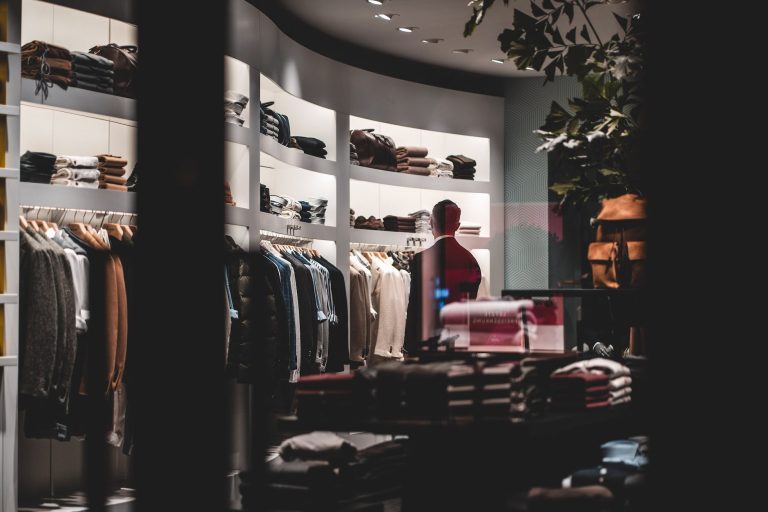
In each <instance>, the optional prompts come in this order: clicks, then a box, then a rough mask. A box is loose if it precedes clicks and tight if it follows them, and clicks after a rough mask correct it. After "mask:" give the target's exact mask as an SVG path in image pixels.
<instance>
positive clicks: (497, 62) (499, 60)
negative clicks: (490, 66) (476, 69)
mask: <svg viewBox="0 0 768 512" xmlns="http://www.w3.org/2000/svg"><path fill="white" fill-rule="evenodd" d="M491 62H493V63H494V64H504V61H503V60H501V59H491Z"/></svg>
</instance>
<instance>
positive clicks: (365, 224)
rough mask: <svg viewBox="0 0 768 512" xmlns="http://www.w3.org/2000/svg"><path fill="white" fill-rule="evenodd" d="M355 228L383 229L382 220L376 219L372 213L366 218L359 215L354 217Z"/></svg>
mask: <svg viewBox="0 0 768 512" xmlns="http://www.w3.org/2000/svg"><path fill="white" fill-rule="evenodd" d="M355 229H371V230H383V229H384V222H383V221H382V220H381V219H377V218H376V217H374V216H373V215H371V216H370V217H368V218H365V217H363V216H362V215H360V216H359V217H357V218H356V219H355Z"/></svg>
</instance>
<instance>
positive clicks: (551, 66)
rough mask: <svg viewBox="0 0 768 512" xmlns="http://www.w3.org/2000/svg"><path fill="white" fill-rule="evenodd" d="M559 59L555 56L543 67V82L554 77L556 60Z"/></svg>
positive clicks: (549, 80)
mask: <svg viewBox="0 0 768 512" xmlns="http://www.w3.org/2000/svg"><path fill="white" fill-rule="evenodd" d="M559 60H560V59H558V58H555V59H552V62H550V63H549V64H547V66H546V67H545V68H544V73H546V76H547V78H546V79H545V80H544V82H545V83H546V82H551V81H553V80H554V79H555V73H556V72H557V62H558V61H559Z"/></svg>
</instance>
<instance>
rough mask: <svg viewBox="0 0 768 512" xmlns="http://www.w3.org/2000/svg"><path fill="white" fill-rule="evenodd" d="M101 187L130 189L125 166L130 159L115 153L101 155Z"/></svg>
mask: <svg viewBox="0 0 768 512" xmlns="http://www.w3.org/2000/svg"><path fill="white" fill-rule="evenodd" d="M98 159H99V171H101V175H100V176H99V188H103V189H106V190H118V191H121V192H127V191H128V186H127V183H128V178H126V177H125V166H126V165H128V161H127V160H126V159H125V158H123V157H121V156H115V155H99V156H98Z"/></svg>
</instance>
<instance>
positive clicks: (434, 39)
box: [421, 37, 445, 44]
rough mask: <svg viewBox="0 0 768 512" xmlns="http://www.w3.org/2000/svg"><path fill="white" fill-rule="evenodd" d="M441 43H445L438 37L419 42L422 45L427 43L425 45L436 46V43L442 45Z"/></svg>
mask: <svg viewBox="0 0 768 512" xmlns="http://www.w3.org/2000/svg"><path fill="white" fill-rule="evenodd" d="M443 41H445V39H440V38H439V37H433V38H432V39H422V40H421V42H422V43H427V44H438V43H442V42H443Z"/></svg>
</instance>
